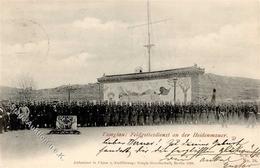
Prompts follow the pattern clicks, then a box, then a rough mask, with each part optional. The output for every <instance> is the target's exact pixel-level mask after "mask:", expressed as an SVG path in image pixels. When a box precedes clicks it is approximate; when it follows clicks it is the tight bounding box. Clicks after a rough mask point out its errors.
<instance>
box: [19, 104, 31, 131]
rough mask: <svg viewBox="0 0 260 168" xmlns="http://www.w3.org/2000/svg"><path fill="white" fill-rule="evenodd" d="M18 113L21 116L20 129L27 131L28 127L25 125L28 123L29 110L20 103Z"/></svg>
mask: <svg viewBox="0 0 260 168" xmlns="http://www.w3.org/2000/svg"><path fill="white" fill-rule="evenodd" d="M19 113H20V116H21V125H22V129H24V128H25V127H27V129H29V127H28V126H27V125H25V124H26V122H27V121H29V116H30V109H29V108H28V107H27V106H26V105H25V103H24V102H23V103H22V106H21V107H20V108H19Z"/></svg>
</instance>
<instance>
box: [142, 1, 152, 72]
mask: <svg viewBox="0 0 260 168" xmlns="http://www.w3.org/2000/svg"><path fill="white" fill-rule="evenodd" d="M150 17H151V16H150V3H149V0H147V36H148V40H147V44H146V45H145V46H144V47H146V48H147V53H148V72H151V48H152V46H154V45H153V44H151V33H150V24H151V21H150V19H151V18H150Z"/></svg>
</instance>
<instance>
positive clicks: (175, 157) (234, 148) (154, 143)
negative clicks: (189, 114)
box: [96, 136, 260, 168]
mask: <svg viewBox="0 0 260 168" xmlns="http://www.w3.org/2000/svg"><path fill="white" fill-rule="evenodd" d="M106 154H110V155H111V154H120V155H123V156H125V157H126V158H130V157H132V156H133V155H138V154H141V155H153V154H156V156H157V155H158V156H159V157H156V158H158V161H159V162H180V163H183V162H191V161H196V162H200V163H203V162H207V163H213V162H221V163H222V164H223V167H224V168H229V167H235V168H240V167H241V168H245V167H254V166H255V167H260V162H259V156H260V148H259V147H258V146H256V145H255V144H250V143H249V141H247V140H246V139H244V138H240V139H239V138H228V137H227V136H223V137H221V138H212V137H211V138H193V137H191V136H187V137H185V136H184V137H178V138H172V136H168V137H153V138H142V137H140V136H138V137H126V136H123V137H120V136H108V137H106V136H105V137H104V140H103V141H102V142H101V147H100V148H99V149H98V151H97V153H96V156H102V155H106Z"/></svg>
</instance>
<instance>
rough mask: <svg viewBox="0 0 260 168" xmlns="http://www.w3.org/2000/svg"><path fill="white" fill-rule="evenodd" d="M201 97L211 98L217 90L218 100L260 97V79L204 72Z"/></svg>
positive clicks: (201, 78) (201, 79) (201, 82)
mask: <svg viewBox="0 0 260 168" xmlns="http://www.w3.org/2000/svg"><path fill="white" fill-rule="evenodd" d="M199 81H200V82H199V87H200V97H205V98H209V99H211V95H212V90H213V88H215V89H216V90H217V99H218V100H223V101H226V100H256V99H259V97H260V80H257V79H250V78H241V77H227V76H221V75H215V74H204V75H202V76H201V77H200V79H199Z"/></svg>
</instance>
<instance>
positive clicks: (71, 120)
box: [48, 115, 80, 134]
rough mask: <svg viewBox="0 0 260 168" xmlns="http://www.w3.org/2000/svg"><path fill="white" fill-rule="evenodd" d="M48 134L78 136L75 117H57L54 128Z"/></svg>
mask: <svg viewBox="0 0 260 168" xmlns="http://www.w3.org/2000/svg"><path fill="white" fill-rule="evenodd" d="M48 134H80V131H78V130H77V116H75V115H59V116H57V119H56V128H55V129H53V130H51V131H50V132H49V133H48Z"/></svg>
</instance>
